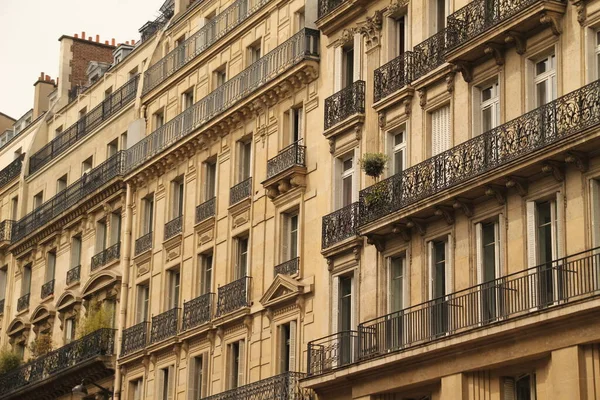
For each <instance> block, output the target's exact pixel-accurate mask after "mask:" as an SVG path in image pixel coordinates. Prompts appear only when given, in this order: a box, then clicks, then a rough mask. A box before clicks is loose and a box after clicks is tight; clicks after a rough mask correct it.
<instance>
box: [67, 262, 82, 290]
mask: <svg viewBox="0 0 600 400" xmlns="http://www.w3.org/2000/svg"><path fill="white" fill-rule="evenodd" d="M80 279H81V265H78V266H76V267H73V268H71V269H70V270H68V271H67V280H66V282H67V285H70V284H72V283H75V282H79V280H80Z"/></svg>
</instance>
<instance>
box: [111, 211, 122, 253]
mask: <svg viewBox="0 0 600 400" xmlns="http://www.w3.org/2000/svg"><path fill="white" fill-rule="evenodd" d="M120 241H121V210H118V211H115V212H112V213H110V245H111V246H112V245H115V244H117V243H119V242H120Z"/></svg>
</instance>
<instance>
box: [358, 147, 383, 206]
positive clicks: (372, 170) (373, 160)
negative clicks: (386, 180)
mask: <svg viewBox="0 0 600 400" xmlns="http://www.w3.org/2000/svg"><path fill="white" fill-rule="evenodd" d="M387 161H388V156H387V155H385V154H383V153H365V155H364V156H363V157H362V158H361V159H359V160H358V164H359V165H360V168H361V169H362V170H363V171H364V172H365V174H366V175H367V176H370V177H372V178H373V179H374V180H375V182H376V183H375V185H373V186H372V187H371V188H370V189H369V191H368V192H367V194H366V196H365V203H366V205H367V207H372V206H377V204H380V203H381V201H382V200H383V199H385V196H386V193H387V190H386V187H385V185H379V184H377V182H379V177H380V176H381V174H383V171H384V170H385V168H386V164H387Z"/></svg>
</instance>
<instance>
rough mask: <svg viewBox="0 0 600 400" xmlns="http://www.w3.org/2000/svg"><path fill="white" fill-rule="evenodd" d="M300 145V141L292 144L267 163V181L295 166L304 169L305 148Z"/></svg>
mask: <svg viewBox="0 0 600 400" xmlns="http://www.w3.org/2000/svg"><path fill="white" fill-rule="evenodd" d="M300 143H302V139H300V140H298V141H297V142H294V143H292V144H291V145H289V146H288V147H286V148H285V149H283V150H281V151H280V152H279V154H277V155H276V156H275V157H273V158H271V159H270V160H269V161H267V179H271V178H273V177H274V176H276V175H278V174H280V173H282V172H283V171H287V170H288V169H290V168H293V167H296V166H298V167H304V156H305V154H306V146H302V145H301V144H300Z"/></svg>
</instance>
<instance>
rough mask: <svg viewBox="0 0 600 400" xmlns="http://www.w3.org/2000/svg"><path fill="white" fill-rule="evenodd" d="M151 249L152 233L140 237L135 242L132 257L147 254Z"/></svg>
mask: <svg viewBox="0 0 600 400" xmlns="http://www.w3.org/2000/svg"><path fill="white" fill-rule="evenodd" d="M151 248H152V232H148V233H146V234H145V235H143V236H140V237H139V238H138V239H137V240H136V241H135V250H134V257H137V256H139V255H140V254H142V253H145V252H147V251H148V250H150V249H151Z"/></svg>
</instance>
